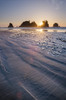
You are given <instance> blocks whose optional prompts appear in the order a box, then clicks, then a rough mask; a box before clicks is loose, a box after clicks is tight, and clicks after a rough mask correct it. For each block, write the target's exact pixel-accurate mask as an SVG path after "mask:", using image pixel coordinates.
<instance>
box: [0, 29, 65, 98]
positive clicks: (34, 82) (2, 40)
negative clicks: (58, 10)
mask: <svg viewBox="0 0 66 100" xmlns="http://www.w3.org/2000/svg"><path fill="white" fill-rule="evenodd" d="M0 100H66V30H65V29H59V30H58V29H55V30H54V29H41V28H13V29H0Z"/></svg>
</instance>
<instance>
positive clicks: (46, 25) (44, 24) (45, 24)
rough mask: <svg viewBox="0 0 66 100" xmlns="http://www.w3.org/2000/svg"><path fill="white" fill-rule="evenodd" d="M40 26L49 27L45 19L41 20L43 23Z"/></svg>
mask: <svg viewBox="0 0 66 100" xmlns="http://www.w3.org/2000/svg"><path fill="white" fill-rule="evenodd" d="M41 27H49V24H48V21H47V20H45V21H43V25H41Z"/></svg>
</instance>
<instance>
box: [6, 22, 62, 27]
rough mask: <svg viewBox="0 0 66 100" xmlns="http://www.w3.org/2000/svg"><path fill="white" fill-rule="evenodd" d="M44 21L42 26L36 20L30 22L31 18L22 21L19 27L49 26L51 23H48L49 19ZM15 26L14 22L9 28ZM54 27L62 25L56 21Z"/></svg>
mask: <svg viewBox="0 0 66 100" xmlns="http://www.w3.org/2000/svg"><path fill="white" fill-rule="evenodd" d="M42 23H43V24H42V25H41V26H38V25H37V24H36V22H35V21H33V22H30V20H29V21H24V22H22V24H21V25H20V26H19V27H41V28H43V27H49V24H48V21H47V20H45V21H42ZM13 27H14V26H13V24H12V23H9V25H8V28H13ZM53 27H60V26H59V25H58V23H54V24H53Z"/></svg>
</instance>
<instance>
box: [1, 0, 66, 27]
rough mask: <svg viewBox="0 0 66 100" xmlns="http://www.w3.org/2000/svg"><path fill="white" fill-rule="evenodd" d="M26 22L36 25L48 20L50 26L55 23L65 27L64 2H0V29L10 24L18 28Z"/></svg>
mask: <svg viewBox="0 0 66 100" xmlns="http://www.w3.org/2000/svg"><path fill="white" fill-rule="evenodd" d="M26 20H30V21H31V22H32V21H35V22H36V23H37V24H38V25H40V23H41V22H42V21H44V20H48V23H49V25H50V26H53V24H54V23H55V22H57V23H58V24H59V25H60V26H64V27H66V0H0V27H7V26H8V24H9V23H10V22H11V23H13V25H14V26H15V27H16V26H20V24H21V23H22V22H23V21H26Z"/></svg>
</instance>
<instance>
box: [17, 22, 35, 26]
mask: <svg viewBox="0 0 66 100" xmlns="http://www.w3.org/2000/svg"><path fill="white" fill-rule="evenodd" d="M19 27H37V24H36V22H35V21H33V22H31V23H30V21H24V22H23V23H22V24H21V25H20V26H19Z"/></svg>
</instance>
